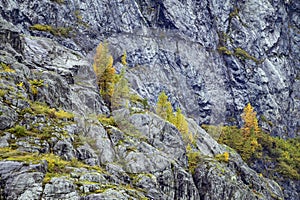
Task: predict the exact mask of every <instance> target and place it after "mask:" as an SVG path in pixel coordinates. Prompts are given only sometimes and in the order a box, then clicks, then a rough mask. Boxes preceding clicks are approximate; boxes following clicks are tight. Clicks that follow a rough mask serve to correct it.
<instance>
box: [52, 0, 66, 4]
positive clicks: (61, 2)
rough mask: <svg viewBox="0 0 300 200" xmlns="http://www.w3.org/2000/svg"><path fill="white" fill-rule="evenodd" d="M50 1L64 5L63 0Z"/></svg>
mask: <svg viewBox="0 0 300 200" xmlns="http://www.w3.org/2000/svg"><path fill="white" fill-rule="evenodd" d="M51 1H53V2H55V3H58V4H63V3H65V0H51Z"/></svg>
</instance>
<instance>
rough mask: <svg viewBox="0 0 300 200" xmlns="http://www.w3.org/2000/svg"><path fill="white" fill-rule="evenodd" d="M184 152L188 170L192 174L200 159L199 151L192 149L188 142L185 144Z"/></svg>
mask: <svg viewBox="0 0 300 200" xmlns="http://www.w3.org/2000/svg"><path fill="white" fill-rule="evenodd" d="M186 152H187V158H188V163H189V171H190V172H191V173H192V174H194V173H195V169H196V168H197V166H198V164H199V161H200V159H201V153H200V152H199V151H194V150H193V149H192V147H191V145H190V144H188V145H187V147H186Z"/></svg>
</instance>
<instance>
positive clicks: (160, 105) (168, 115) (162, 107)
mask: <svg viewBox="0 0 300 200" xmlns="http://www.w3.org/2000/svg"><path fill="white" fill-rule="evenodd" d="M155 111H156V114H158V115H159V116H160V117H161V118H163V119H165V120H167V121H169V122H171V121H172V120H173V117H174V114H173V109H172V105H171V102H170V101H168V96H167V95H166V93H165V92H161V93H160V94H159V96H158V101H157V104H156V109H155Z"/></svg>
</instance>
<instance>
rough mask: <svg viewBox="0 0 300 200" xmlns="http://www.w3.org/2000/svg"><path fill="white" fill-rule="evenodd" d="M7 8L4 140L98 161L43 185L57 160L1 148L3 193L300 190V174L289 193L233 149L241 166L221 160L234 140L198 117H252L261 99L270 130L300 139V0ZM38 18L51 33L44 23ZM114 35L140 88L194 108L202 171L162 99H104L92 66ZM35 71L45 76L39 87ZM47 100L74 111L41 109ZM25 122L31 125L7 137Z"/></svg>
mask: <svg viewBox="0 0 300 200" xmlns="http://www.w3.org/2000/svg"><path fill="white" fill-rule="evenodd" d="M0 10H1V12H0V13H1V17H0V47H1V50H0V62H1V63H5V64H6V65H7V66H9V67H10V68H11V70H12V71H14V72H12V71H11V72H7V71H5V70H3V69H1V71H0V76H1V79H0V89H1V90H4V93H5V94H4V93H1V94H4V95H1V97H0V134H1V142H0V144H1V146H3V147H7V146H10V147H11V148H17V149H18V150H20V151H22V152H23V153H26V152H36V153H39V154H44V153H50V152H51V153H55V154H57V155H59V156H60V157H61V158H63V159H66V160H72V159H73V160H74V158H77V159H78V160H80V161H83V162H84V163H85V164H88V165H91V166H94V168H88V167H87V166H84V165H82V166H84V167H73V166H72V168H71V166H68V167H69V168H68V170H70V177H64V176H59V175H56V176H58V177H52V178H51V179H50V180H49V182H47V183H45V184H44V185H43V184H42V182H43V178H44V177H45V175H46V173H47V167H46V165H45V164H37V165H35V164H32V163H25V162H23V163H22V162H13V161H8V160H6V159H7V158H1V161H0V162H1V163H0V175H1V176H0V195H1V196H0V198H3V199H59V198H64V199H142V198H145V197H147V198H149V199H167V200H169V199H170V200H171V199H253V198H258V199H276V198H283V196H284V195H285V197H286V199H299V191H298V190H297V188H299V187H298V186H299V183H298V182H295V181H290V182H289V183H288V184H286V185H284V187H285V188H284V189H285V190H284V192H285V194H284V195H283V194H282V191H281V189H280V187H279V186H278V185H277V184H276V183H275V182H274V181H272V180H268V179H266V178H263V177H260V176H259V175H258V174H257V173H255V172H254V171H253V170H251V169H250V168H249V167H248V166H247V165H246V164H245V163H244V162H243V161H242V160H241V158H240V156H239V155H237V154H235V153H234V152H230V160H229V162H228V163H224V162H219V161H217V160H216V159H215V158H214V157H215V156H216V155H217V154H222V153H224V152H225V151H228V149H226V147H224V146H221V145H219V144H218V143H217V142H216V141H215V140H214V139H216V137H217V136H213V137H214V138H212V137H211V136H210V135H209V134H207V133H206V132H205V131H204V130H203V129H201V128H200V127H199V126H198V124H202V123H211V124H226V125H227V124H229V125H241V120H240V114H241V112H242V109H243V107H244V106H245V104H246V103H248V102H251V104H252V105H253V106H254V108H255V110H256V111H257V113H258V116H259V117H260V124H261V125H262V127H263V128H264V129H265V130H268V131H270V132H271V133H272V134H273V135H277V136H280V137H283V138H285V137H295V136H298V135H299V121H300V120H299V106H300V102H299V66H300V63H299V55H300V54H299V41H300V40H299V29H300V23H299V13H300V12H299V11H300V4H299V3H298V1H293V0H291V1H267V0H258V1H254V0H249V1H247V2H244V1H238V2H236V1H233V0H221V1H216V0H208V1H193V0H187V1H179V0H158V1H148V0H146V1H141V0H134V1H131V0H124V1H108V0H104V1H93V0H86V1H81V0H64V2H63V3H58V2H57V1H49V0H40V1H38V0H30V1H29V0H24V1H17V0H11V1H7V0H4V1H1V2H0ZM36 24H42V25H50V26H51V27H50V29H51V31H50V30H48V31H39V30H34V29H33V28H32V27H31V26H33V25H36ZM48 28H49V27H48ZM21 33H22V34H21ZM104 40H106V41H108V43H109V46H110V51H111V53H112V55H113V57H114V64H115V65H116V66H120V65H121V64H120V63H119V61H120V58H121V55H122V54H123V52H124V50H125V51H126V52H127V63H128V68H127V74H126V76H127V78H128V80H129V82H130V85H131V87H132V90H134V92H135V93H136V94H138V95H139V96H141V97H143V98H145V99H147V100H148V102H149V104H150V105H151V106H153V105H155V103H156V101H157V97H158V95H159V93H160V92H161V91H165V92H166V94H167V95H168V96H169V100H170V101H171V102H172V105H173V107H174V108H176V107H180V108H181V109H182V110H183V113H184V114H185V115H186V116H189V117H190V118H193V119H190V120H188V121H189V128H190V131H191V132H192V133H193V135H194V136H195V137H196V138H197V139H196V142H195V145H194V147H193V148H194V150H197V151H199V152H200V155H201V159H199V161H198V167H197V168H196V169H195V174H192V173H190V172H189V170H188V167H189V165H188V162H187V160H188V158H187V155H186V154H187V152H186V144H185V142H184V141H183V139H182V136H181V133H180V132H179V131H178V130H177V129H176V128H175V127H174V126H173V125H172V124H170V123H168V122H166V121H164V120H162V119H161V118H159V117H158V116H156V115H155V114H152V113H151V111H152V110H153V109H152V108H150V111H144V110H141V109H140V108H139V109H132V110H131V111H134V112H141V113H136V114H133V113H130V112H131V111H130V109H122V110H118V111H114V112H112V113H110V110H109V109H108V108H107V107H106V106H105V104H104V102H103V100H102V98H101V96H100V95H99V88H97V84H96V77H95V75H94V72H93V69H92V62H93V54H94V49H95V47H96V46H97V45H98V43H99V42H100V41H104ZM220 47H226V49H228V51H230V53H228V52H227V54H226V53H224V52H222V50H221V48H220ZM238 48H240V49H238ZM238 50H240V52H239V51H238ZM228 54H229V55H228ZM1 68H2V67H1ZM33 80H42V82H43V84H42V85H41V86H38V87H37V93H34V92H33V91H32V81H33ZM34 101H38V102H41V103H45V104H47V105H48V106H50V107H51V108H55V109H64V110H67V111H71V112H73V113H74V114H75V119H74V120H70V121H68V120H65V119H62V120H57V121H55V120H54V119H53V116H51V114H49V113H48V114H40V115H35V114H33V113H31V112H30V107H31V103H32V102H34ZM24 112H25V113H26V114H24ZM99 114H104V115H107V116H109V115H112V116H113V117H114V118H115V121H116V123H117V126H116V127H109V126H105V127H104V126H102V125H101V123H99V121H98V120H97V119H96V118H97V115H99ZM52 115H53V114H52ZM263 116H264V118H266V119H267V120H268V121H270V122H271V123H267V122H265V121H263V120H262V118H263ZM65 123H67V125H66V124H65ZM68 123H71V124H72V123H73V125H70V124H68ZM270 124H273V126H271V125H270ZM16 125H20V126H24V127H25V128H26V131H25V132H26V134H31V135H30V136H27V135H26V136H24V135H22V132H21V133H19V136H20V135H21V136H22V137H19V136H18V134H14V135H11V136H10V137H6V136H4V134H3V132H4V131H3V130H5V131H8V129H9V128H12V127H15V126H16ZM45 128H47V129H48V130H47V131H48V132H46V131H45ZM49 129H50V131H49ZM34 131H36V132H37V133H39V134H37V133H36V132H34ZM45 133H47V135H46V136H45V135H43V134H45ZM23 134H24V133H23ZM73 164H74V163H73ZM95 166H98V167H99V166H102V167H103V166H104V167H105V170H103V169H102V170H103V171H101V170H98V171H96V170H95V169H96V168H95ZM48 175H49V174H48ZM64 175H65V174H64ZM266 188H269V189H266ZM141 189H142V190H141ZM90 192H92V193H98V194H89V193H90ZM81 195H85V196H84V197H81Z"/></svg>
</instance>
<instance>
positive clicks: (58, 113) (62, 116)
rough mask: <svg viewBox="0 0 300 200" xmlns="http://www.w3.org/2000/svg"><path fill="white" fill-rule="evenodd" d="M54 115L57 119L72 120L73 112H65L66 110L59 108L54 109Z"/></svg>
mask: <svg viewBox="0 0 300 200" xmlns="http://www.w3.org/2000/svg"><path fill="white" fill-rule="evenodd" d="M54 115H55V117H56V118H57V119H67V120H73V119H74V114H73V113H70V112H66V111H64V110H61V109H60V110H59V111H55V113H54Z"/></svg>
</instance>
